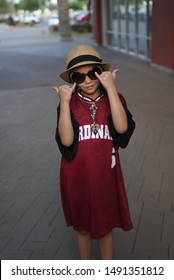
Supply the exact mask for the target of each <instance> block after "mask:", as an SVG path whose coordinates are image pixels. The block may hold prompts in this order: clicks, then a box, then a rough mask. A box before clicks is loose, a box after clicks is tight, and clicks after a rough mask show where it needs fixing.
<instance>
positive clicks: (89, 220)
mask: <svg viewBox="0 0 174 280" xmlns="http://www.w3.org/2000/svg"><path fill="white" fill-rule="evenodd" d="M120 98H121V100H122V102H123V103H125V100H124V99H123V98H122V97H120ZM92 103H94V101H93V100H91V102H90V101H89V100H88V101H87V100H85V99H83V98H81V97H80V96H79V95H78V94H73V96H72V100H71V105H70V106H71V112H72V114H73V116H74V119H75V120H76V121H77V123H78V125H79V128H78V129H79V133H78V147H77V152H76V155H75V157H74V158H73V159H72V160H70V161H68V160H66V159H65V158H64V157H62V160H61V167H60V190H61V199H62V206H63V210H64V215H65V219H66V223H67V225H68V226H73V228H74V229H75V230H78V231H82V230H85V231H89V232H90V235H91V238H94V239H99V238H101V237H103V236H105V235H106V234H108V233H109V232H110V231H111V230H112V229H113V228H115V227H120V228H122V229H123V230H130V229H132V222H131V218H130V213H129V207H128V201H127V196H126V192H125V185H124V180H123V176H122V171H121V166H120V159H119V154H118V147H117V145H116V143H115V142H114V141H113V138H112V136H111V134H110V129H109V122H108V116H109V115H110V114H111V112H110V106H109V101H108V98H107V96H106V95H103V96H101V98H100V99H99V100H95V106H97V112H96V115H95V123H96V124H97V126H98V128H99V129H98V131H97V132H95V133H94V132H93V131H92V130H91V124H92V122H93V120H92V113H91V104H92Z"/></svg>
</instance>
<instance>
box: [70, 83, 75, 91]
mask: <svg viewBox="0 0 174 280" xmlns="http://www.w3.org/2000/svg"><path fill="white" fill-rule="evenodd" d="M75 88H76V83H74V84H73V85H72V87H71V90H72V91H74V90H75Z"/></svg>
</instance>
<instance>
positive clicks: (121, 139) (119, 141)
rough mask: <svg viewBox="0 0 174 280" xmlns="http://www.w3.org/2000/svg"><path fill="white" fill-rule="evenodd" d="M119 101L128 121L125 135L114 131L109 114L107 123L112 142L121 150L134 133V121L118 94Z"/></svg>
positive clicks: (122, 98) (123, 100)
mask: <svg viewBox="0 0 174 280" xmlns="http://www.w3.org/2000/svg"><path fill="white" fill-rule="evenodd" d="M119 97H120V100H121V102H122V104H123V107H124V109H125V112H126V115H127V121H128V129H127V131H126V132H125V133H123V134H120V133H118V132H117V131H116V129H115V127H114V124H113V119H112V116H111V114H110V115H109V117H108V122H109V129H110V134H111V136H112V138H113V140H114V142H115V143H116V145H117V146H118V147H120V148H122V149H124V148H126V147H127V145H128V143H129V141H130V138H131V136H132V134H133V132H134V129H135V126H136V124H135V121H134V120H133V118H132V114H131V112H130V111H129V110H128V108H127V105H126V101H125V99H124V97H123V96H122V95H121V94H119Z"/></svg>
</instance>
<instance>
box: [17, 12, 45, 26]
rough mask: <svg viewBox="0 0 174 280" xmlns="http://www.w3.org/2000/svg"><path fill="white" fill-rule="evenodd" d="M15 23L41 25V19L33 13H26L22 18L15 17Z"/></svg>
mask: <svg viewBox="0 0 174 280" xmlns="http://www.w3.org/2000/svg"><path fill="white" fill-rule="evenodd" d="M13 20H14V22H15V23H18V22H22V23H24V24H30V23H39V22H40V18H39V17H38V16H37V15H35V14H33V13H24V14H23V15H21V16H15V17H14V18H13Z"/></svg>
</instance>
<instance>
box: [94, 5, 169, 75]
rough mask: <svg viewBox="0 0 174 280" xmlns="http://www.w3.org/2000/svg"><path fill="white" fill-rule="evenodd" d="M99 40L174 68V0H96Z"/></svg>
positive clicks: (96, 27)
mask: <svg viewBox="0 0 174 280" xmlns="http://www.w3.org/2000/svg"><path fill="white" fill-rule="evenodd" d="M93 33H94V38H95V41H96V43H98V44H99V45H103V46H106V47H109V48H112V49H116V50H119V51H122V52H125V53H127V54H130V55H135V56H136V57H140V58H143V59H146V60H148V61H149V62H150V63H152V64H154V65H158V66H159V67H162V68H166V69H168V70H169V71H172V72H173V71H174V1H173V0H160V1H158V0H153V1H152V0H93Z"/></svg>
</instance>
